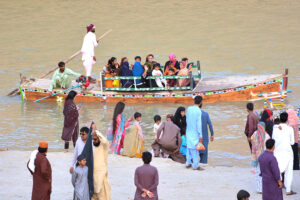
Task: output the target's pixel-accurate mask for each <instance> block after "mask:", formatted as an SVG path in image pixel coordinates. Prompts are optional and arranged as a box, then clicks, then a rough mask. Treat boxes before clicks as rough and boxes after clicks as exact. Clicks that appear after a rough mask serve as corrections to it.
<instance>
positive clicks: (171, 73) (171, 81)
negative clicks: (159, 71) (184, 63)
mask: <svg viewBox="0 0 300 200" xmlns="http://www.w3.org/2000/svg"><path fill="white" fill-rule="evenodd" d="M174 75H175V71H174V69H173V68H171V69H169V72H168V76H174ZM167 82H168V86H169V87H176V85H177V80H176V79H167Z"/></svg>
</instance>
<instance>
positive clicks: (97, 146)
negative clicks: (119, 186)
mask: <svg viewBox="0 0 300 200" xmlns="http://www.w3.org/2000/svg"><path fill="white" fill-rule="evenodd" d="M108 147H109V144H108V141H107V139H106V137H105V136H103V135H102V134H101V133H100V132H99V131H97V130H96V131H95V132H94V133H93V156H94V195H93V197H92V200H110V199H111V195H110V185H109V182H108V172H107V155H108Z"/></svg>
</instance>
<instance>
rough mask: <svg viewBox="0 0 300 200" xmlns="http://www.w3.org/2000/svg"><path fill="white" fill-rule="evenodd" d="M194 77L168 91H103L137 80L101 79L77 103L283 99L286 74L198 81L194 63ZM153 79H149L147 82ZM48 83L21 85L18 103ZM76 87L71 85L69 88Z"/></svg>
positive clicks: (45, 90)
mask: <svg viewBox="0 0 300 200" xmlns="http://www.w3.org/2000/svg"><path fill="white" fill-rule="evenodd" d="M196 67H197V68H198V74H197V75H195V76H193V78H194V79H195V81H196V87H195V88H193V87H192V86H187V87H172V88H136V87H133V88H105V87H104V81H105V80H114V79H119V80H120V79H133V80H134V81H135V80H136V79H139V77H127V78H126V77H110V78H109V77H105V78H104V77H103V76H100V79H101V80H100V81H99V83H97V84H91V85H90V86H89V87H88V88H86V89H82V88H76V89H75V90H76V91H77V92H78V95H77V97H76V99H75V100H76V101H77V102H103V101H106V102H118V101H122V102H127V103H193V97H195V96H196V95H201V96H202V97H203V102H204V103H214V102H220V101H248V100H261V99H266V98H282V97H285V96H286V95H287V83H288V70H287V69H286V70H285V73H284V74H270V75H247V76H238V75H237V76H224V77H204V78H203V77H201V70H200V62H199V61H198V62H197V66H196ZM151 78H152V79H154V77H150V79H151ZM166 78H174V79H179V78H190V79H192V75H190V76H184V77H183V76H172V77H169V76H167V77H166ZM50 83H51V80H50V79H38V80H35V81H33V80H28V81H25V82H24V83H23V84H22V85H21V86H20V92H21V96H22V99H24V100H27V101H35V100H38V99H40V98H43V97H46V96H49V93H48V88H49V86H50ZM76 84H77V83H76V82H75V81H73V83H72V85H73V86H75V85H76ZM61 91H63V89H57V90H54V92H57V93H59V94H57V95H56V96H52V97H49V98H46V99H45V100H43V101H61V100H62V99H63V98H65V97H66V96H67V94H68V91H66V92H64V93H60V92H61Z"/></svg>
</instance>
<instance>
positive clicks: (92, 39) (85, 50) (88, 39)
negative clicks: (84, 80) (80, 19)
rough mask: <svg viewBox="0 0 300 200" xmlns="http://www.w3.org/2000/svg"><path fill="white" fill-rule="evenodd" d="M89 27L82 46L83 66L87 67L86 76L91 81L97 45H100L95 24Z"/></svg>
mask: <svg viewBox="0 0 300 200" xmlns="http://www.w3.org/2000/svg"><path fill="white" fill-rule="evenodd" d="M86 28H87V34H86V35H85V36H84V39H83V44H82V48H81V53H82V61H83V66H84V68H85V72H86V76H87V77H88V78H89V80H90V81H91V80H92V78H91V76H92V69H93V65H94V64H95V63H96V57H95V51H94V49H95V47H96V46H98V42H97V39H96V35H95V28H96V27H95V26H94V25H93V24H90V25H89V26H87V27H86Z"/></svg>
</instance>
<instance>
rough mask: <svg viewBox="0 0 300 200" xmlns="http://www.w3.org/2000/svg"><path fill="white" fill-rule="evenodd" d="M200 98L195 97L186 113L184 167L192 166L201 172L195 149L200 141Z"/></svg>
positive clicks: (197, 152) (197, 153)
mask: <svg viewBox="0 0 300 200" xmlns="http://www.w3.org/2000/svg"><path fill="white" fill-rule="evenodd" d="M201 103H202V97H201V96H196V97H195V99H194V104H195V105H193V106H190V107H188V109H187V112H186V123H187V127H186V143H187V152H186V167H187V168H189V167H191V166H193V169H195V170H203V169H202V168H200V167H199V151H198V150H197V149H196V147H197V145H198V143H199V142H200V141H202V120H201V109H200V108H199V106H200V105H201Z"/></svg>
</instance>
